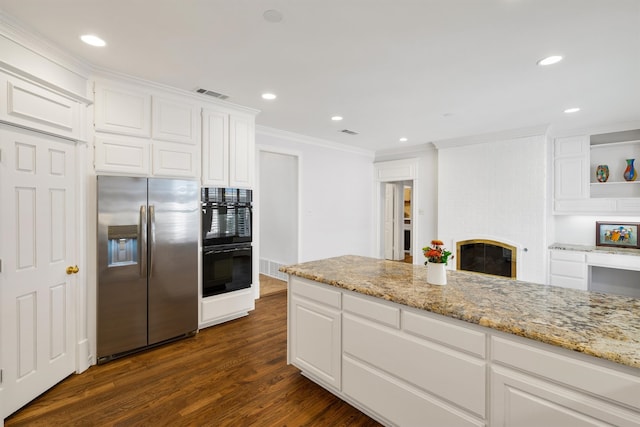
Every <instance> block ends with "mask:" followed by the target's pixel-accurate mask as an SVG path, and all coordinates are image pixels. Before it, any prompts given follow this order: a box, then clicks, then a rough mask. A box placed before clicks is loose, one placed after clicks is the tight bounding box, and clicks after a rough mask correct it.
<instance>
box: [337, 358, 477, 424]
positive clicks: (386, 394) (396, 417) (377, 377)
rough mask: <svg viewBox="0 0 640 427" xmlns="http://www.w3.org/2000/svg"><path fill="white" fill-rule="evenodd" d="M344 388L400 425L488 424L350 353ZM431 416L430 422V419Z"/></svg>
mask: <svg viewBox="0 0 640 427" xmlns="http://www.w3.org/2000/svg"><path fill="white" fill-rule="evenodd" d="M342 380H343V390H344V393H345V394H346V395H347V396H350V397H351V398H353V399H355V400H357V401H358V402H360V403H362V404H363V405H365V406H366V407H368V408H375V410H376V412H377V413H378V414H380V416H382V417H384V418H385V419H387V420H389V421H391V422H392V423H393V424H395V425H399V426H421V425H426V424H428V425H433V426H448V427H457V426H460V427H471V426H475V427H479V426H484V425H485V424H484V423H483V422H481V421H478V420H475V419H473V418H472V417H470V416H468V415H466V414H464V413H463V412H462V411H459V410H457V409H455V408H454V407H453V406H451V405H447V404H445V403H443V402H440V401H438V400H436V399H434V398H432V397H431V396H429V395H427V394H426V393H423V392H420V391H419V390H417V389H414V388H412V387H410V386H408V385H407V384H404V383H401V382H399V381H397V380H396V379H394V378H392V377H389V376H388V375H385V374H384V373H382V372H380V371H378V370H376V369H373V368H371V367H369V366H366V365H364V364H362V363H360V362H358V361H357V360H354V359H352V358H350V357H348V356H344V358H343V378H342ZM427 420H428V423H427Z"/></svg>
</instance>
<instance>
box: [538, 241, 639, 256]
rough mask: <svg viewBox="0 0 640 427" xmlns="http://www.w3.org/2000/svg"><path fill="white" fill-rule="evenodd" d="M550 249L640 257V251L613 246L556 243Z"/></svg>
mask: <svg viewBox="0 0 640 427" xmlns="http://www.w3.org/2000/svg"><path fill="white" fill-rule="evenodd" d="M549 249H554V250H561V251H576V252H596V253H602V254H613V255H632V256H640V249H632V248H616V247H613V246H590V245H573V244H570V243H554V244H553V245H551V246H549Z"/></svg>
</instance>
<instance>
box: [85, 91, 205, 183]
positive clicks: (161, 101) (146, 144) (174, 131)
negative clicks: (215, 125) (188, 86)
mask: <svg viewBox="0 0 640 427" xmlns="http://www.w3.org/2000/svg"><path fill="white" fill-rule="evenodd" d="M95 130H96V135H95V170H96V172H108V173H115V174H126V175H139V176H155V177H179V178H199V177H200V148H201V144H200V141H201V134H200V107H199V105H198V103H197V102H195V101H194V100H192V99H191V98H189V97H180V96H175V95H171V94H167V93H162V92H158V91H155V90H152V89H147V88H144V87H138V86H133V85H126V84H119V83H114V82H111V81H99V82H96V84H95Z"/></svg>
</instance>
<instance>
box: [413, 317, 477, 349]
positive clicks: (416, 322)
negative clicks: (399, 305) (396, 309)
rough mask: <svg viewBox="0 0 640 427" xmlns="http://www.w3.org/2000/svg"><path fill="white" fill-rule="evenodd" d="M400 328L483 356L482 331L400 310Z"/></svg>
mask: <svg viewBox="0 0 640 427" xmlns="http://www.w3.org/2000/svg"><path fill="white" fill-rule="evenodd" d="M402 329H403V330H404V331H406V332H408V333H410V334H413V335H417V336H419V337H422V338H427V339H429V340H432V341H436V342H438V343H441V344H444V345H447V346H450V347H453V348H455V349H457V350H461V351H465V352H467V353H471V354H473V355H474V356H477V357H481V358H483V359H484V358H485V354H486V350H485V347H486V337H487V336H486V334H483V333H482V332H477V331H471V330H469V329H468V328H463V327H460V326H456V325H452V324H450V323H448V322H443V321H440V320H436V319H432V318H430V317H426V316H425V315H420V314H418V313H412V312H408V311H403V312H402Z"/></svg>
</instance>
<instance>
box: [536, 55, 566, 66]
mask: <svg viewBox="0 0 640 427" xmlns="http://www.w3.org/2000/svg"><path fill="white" fill-rule="evenodd" d="M560 61H562V56H560V55H552V56H547V57H546V58H542V59H541V60H539V61H538V62H536V64H538V65H542V66H544V65H552V64H557V63H558V62H560Z"/></svg>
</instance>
